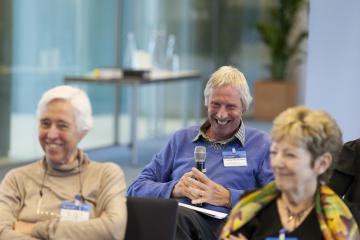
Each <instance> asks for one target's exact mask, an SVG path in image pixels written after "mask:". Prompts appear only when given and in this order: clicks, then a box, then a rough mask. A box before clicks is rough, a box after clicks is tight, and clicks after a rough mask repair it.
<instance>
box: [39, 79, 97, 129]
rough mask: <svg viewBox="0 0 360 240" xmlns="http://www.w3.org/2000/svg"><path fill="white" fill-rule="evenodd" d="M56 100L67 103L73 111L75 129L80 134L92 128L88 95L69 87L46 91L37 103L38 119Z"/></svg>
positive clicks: (64, 86)
mask: <svg viewBox="0 0 360 240" xmlns="http://www.w3.org/2000/svg"><path fill="white" fill-rule="evenodd" d="M56 99H61V100H65V101H68V102H69V103H70V105H71V106H72V107H73V109H74V114H75V121H76V126H77V129H78V131H79V132H80V133H82V132H88V131H89V130H90V129H91V128H92V127H93V117H92V110H91V104H90V100H89V97H88V95H87V94H86V93H85V92H84V91H83V90H80V89H78V88H75V87H71V86H66V85H63V86H58V87H55V88H52V89H50V90H48V91H46V92H45V93H44V94H43V95H42V96H41V99H40V101H39V103H38V107H37V111H36V116H37V118H38V119H40V116H41V114H42V113H43V112H44V111H45V110H46V107H47V105H48V104H49V103H50V102H51V101H53V100H56Z"/></svg>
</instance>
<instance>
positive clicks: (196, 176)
mask: <svg viewBox="0 0 360 240" xmlns="http://www.w3.org/2000/svg"><path fill="white" fill-rule="evenodd" d="M205 158H206V148H205V147H204V146H196V147H195V150H194V159H195V166H196V168H195V167H193V168H192V169H191V171H190V172H187V173H185V174H184V175H183V176H182V177H181V178H180V180H179V182H178V183H177V184H176V185H175V187H174V189H173V192H172V197H174V198H181V197H187V198H189V199H191V203H192V204H194V205H199V204H202V203H209V204H212V205H215V206H225V207H230V201H231V200H230V197H231V196H230V191H229V190H227V189H226V188H224V187H223V186H221V185H220V184H218V183H215V182H214V181H212V180H210V179H209V178H208V177H207V176H206V175H205V174H204V173H205V172H206V168H205Z"/></svg>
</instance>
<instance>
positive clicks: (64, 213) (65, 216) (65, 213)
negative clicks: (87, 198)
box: [60, 201, 91, 222]
mask: <svg viewBox="0 0 360 240" xmlns="http://www.w3.org/2000/svg"><path fill="white" fill-rule="evenodd" d="M90 212H91V206H90V205H89V204H86V203H81V202H78V201H75V202H70V201H64V202H62V203H61V207H60V222H63V221H71V222H82V221H87V220H89V219H90Z"/></svg>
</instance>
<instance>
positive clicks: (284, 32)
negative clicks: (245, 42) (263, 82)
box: [256, 0, 308, 80]
mask: <svg viewBox="0 0 360 240" xmlns="http://www.w3.org/2000/svg"><path fill="white" fill-rule="evenodd" d="M277 2H278V4H277V5H276V6H274V7H271V8H269V9H268V10H267V18H266V20H264V21H261V22H258V23H257V24H256V28H257V30H258V31H259V33H260V35H261V38H262V40H263V42H264V43H265V44H266V45H267V47H268V48H269V52H270V57H271V63H270V66H269V68H270V72H271V77H272V79H274V80H284V79H285V77H286V70H287V67H288V63H289V60H290V59H291V58H292V57H293V56H294V55H295V54H297V53H298V52H299V47H300V44H301V42H302V41H303V40H304V39H306V38H307V36H308V32H307V31H301V32H300V33H298V34H297V35H296V36H295V39H294V41H292V42H291V43H289V41H288V39H289V35H290V33H291V31H292V28H293V26H294V24H295V17H296V14H297V12H298V11H299V9H300V8H301V7H302V6H303V4H305V3H306V2H307V1H306V0H277Z"/></svg>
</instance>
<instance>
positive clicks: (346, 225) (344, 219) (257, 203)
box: [220, 182, 360, 240]
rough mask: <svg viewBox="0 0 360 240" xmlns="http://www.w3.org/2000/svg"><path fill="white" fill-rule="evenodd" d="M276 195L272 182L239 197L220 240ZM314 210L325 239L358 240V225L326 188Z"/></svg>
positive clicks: (359, 236) (242, 224) (321, 187)
mask: <svg viewBox="0 0 360 240" xmlns="http://www.w3.org/2000/svg"><path fill="white" fill-rule="evenodd" d="M279 195H280V191H279V190H277V189H276V186H275V183H274V182H271V183H269V184H268V185H266V186H265V187H264V188H262V189H260V190H258V191H255V192H253V193H251V194H248V195H246V196H245V197H243V198H242V199H241V200H240V202H239V203H238V204H236V206H235V207H234V208H233V210H232V211H231V214H230V217H229V219H228V221H227V223H226V224H225V226H224V228H223V230H222V233H221V235H220V236H221V238H220V239H227V238H228V237H229V235H230V234H232V233H235V232H236V231H237V230H238V229H239V228H240V227H242V226H244V225H245V224H246V223H247V222H248V221H250V220H251V219H252V218H253V217H254V216H255V215H256V214H257V213H258V212H259V211H260V210H261V209H262V208H263V207H265V206H266V205H267V204H268V203H270V202H271V201H273V200H275V199H276V198H277V197H278V196H279ZM315 210H316V214H317V218H318V221H319V225H320V230H321V232H322V234H323V237H324V239H325V240H345V239H346V240H355V239H356V240H359V239H360V235H359V230H358V226H357V224H356V222H355V220H354V218H353V216H352V214H351V212H350V210H349V209H348V207H347V206H346V205H345V204H344V202H343V201H342V200H341V199H340V198H339V197H338V196H337V195H336V194H335V193H334V191H332V190H331V189H330V188H329V187H327V186H326V185H321V186H320V187H319V189H318V191H317V192H316V195H315Z"/></svg>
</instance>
